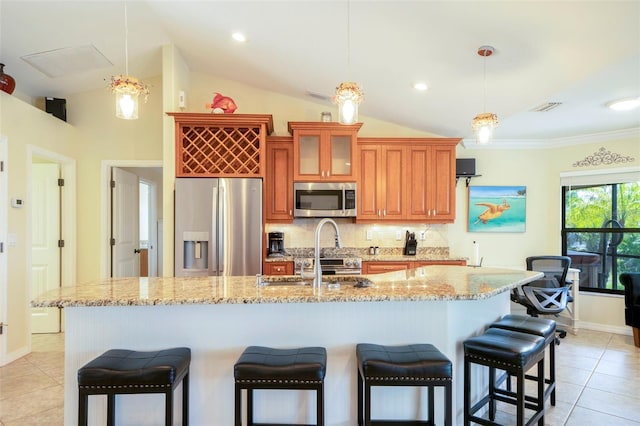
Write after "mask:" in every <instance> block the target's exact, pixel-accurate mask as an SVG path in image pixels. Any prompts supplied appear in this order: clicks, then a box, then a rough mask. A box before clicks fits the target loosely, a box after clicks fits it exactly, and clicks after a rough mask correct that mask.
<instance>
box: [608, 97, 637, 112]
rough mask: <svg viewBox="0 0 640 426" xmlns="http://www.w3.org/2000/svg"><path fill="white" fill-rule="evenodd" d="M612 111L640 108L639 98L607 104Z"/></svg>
mask: <svg viewBox="0 0 640 426" xmlns="http://www.w3.org/2000/svg"><path fill="white" fill-rule="evenodd" d="M607 106H608V107H609V108H611V109H612V110H614V111H629V110H631V109H634V108H638V107H640V98H626V99H618V100H617V101H612V102H609V103H608V104H607Z"/></svg>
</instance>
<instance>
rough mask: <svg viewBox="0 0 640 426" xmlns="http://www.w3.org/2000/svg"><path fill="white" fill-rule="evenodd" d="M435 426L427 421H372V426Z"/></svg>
mask: <svg viewBox="0 0 640 426" xmlns="http://www.w3.org/2000/svg"><path fill="white" fill-rule="evenodd" d="M396 425H405V426H435V425H434V423H433V422H430V421H425V420H371V426H396Z"/></svg>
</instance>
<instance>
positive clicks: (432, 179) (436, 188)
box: [356, 138, 460, 223]
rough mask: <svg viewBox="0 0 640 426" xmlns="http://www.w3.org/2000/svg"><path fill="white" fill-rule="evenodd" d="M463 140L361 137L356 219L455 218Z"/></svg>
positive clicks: (436, 220) (443, 220)
mask: <svg viewBox="0 0 640 426" xmlns="http://www.w3.org/2000/svg"><path fill="white" fill-rule="evenodd" d="M459 141H460V140H459V139H442V138H411V139H408V138H359V139H358V160H359V162H360V165H359V167H360V171H359V175H358V199H359V201H358V217H357V218H356V221H357V222H380V221H390V222H422V223H426V222H430V223H450V222H453V221H454V219H455V163H456V151H455V147H456V144H457V143H458V142H459Z"/></svg>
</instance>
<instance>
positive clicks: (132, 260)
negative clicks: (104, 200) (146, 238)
mask: <svg viewBox="0 0 640 426" xmlns="http://www.w3.org/2000/svg"><path fill="white" fill-rule="evenodd" d="M111 178H112V181H113V182H114V183H113V184H112V188H111V236H112V246H111V276H112V277H138V276H140V255H139V254H138V250H139V244H140V231H139V227H140V221H139V218H138V216H139V211H140V201H139V178H138V176H136V175H135V174H133V173H131V172H128V171H125V170H122V169H120V168H117V167H114V168H113V169H111Z"/></svg>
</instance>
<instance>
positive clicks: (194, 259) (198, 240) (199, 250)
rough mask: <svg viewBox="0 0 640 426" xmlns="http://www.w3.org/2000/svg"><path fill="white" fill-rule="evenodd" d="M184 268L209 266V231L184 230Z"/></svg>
mask: <svg viewBox="0 0 640 426" xmlns="http://www.w3.org/2000/svg"><path fill="white" fill-rule="evenodd" d="M182 235H183V237H182V241H183V245H184V265H183V267H184V269H208V268H209V233H208V232H184V233H183V234H182Z"/></svg>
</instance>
